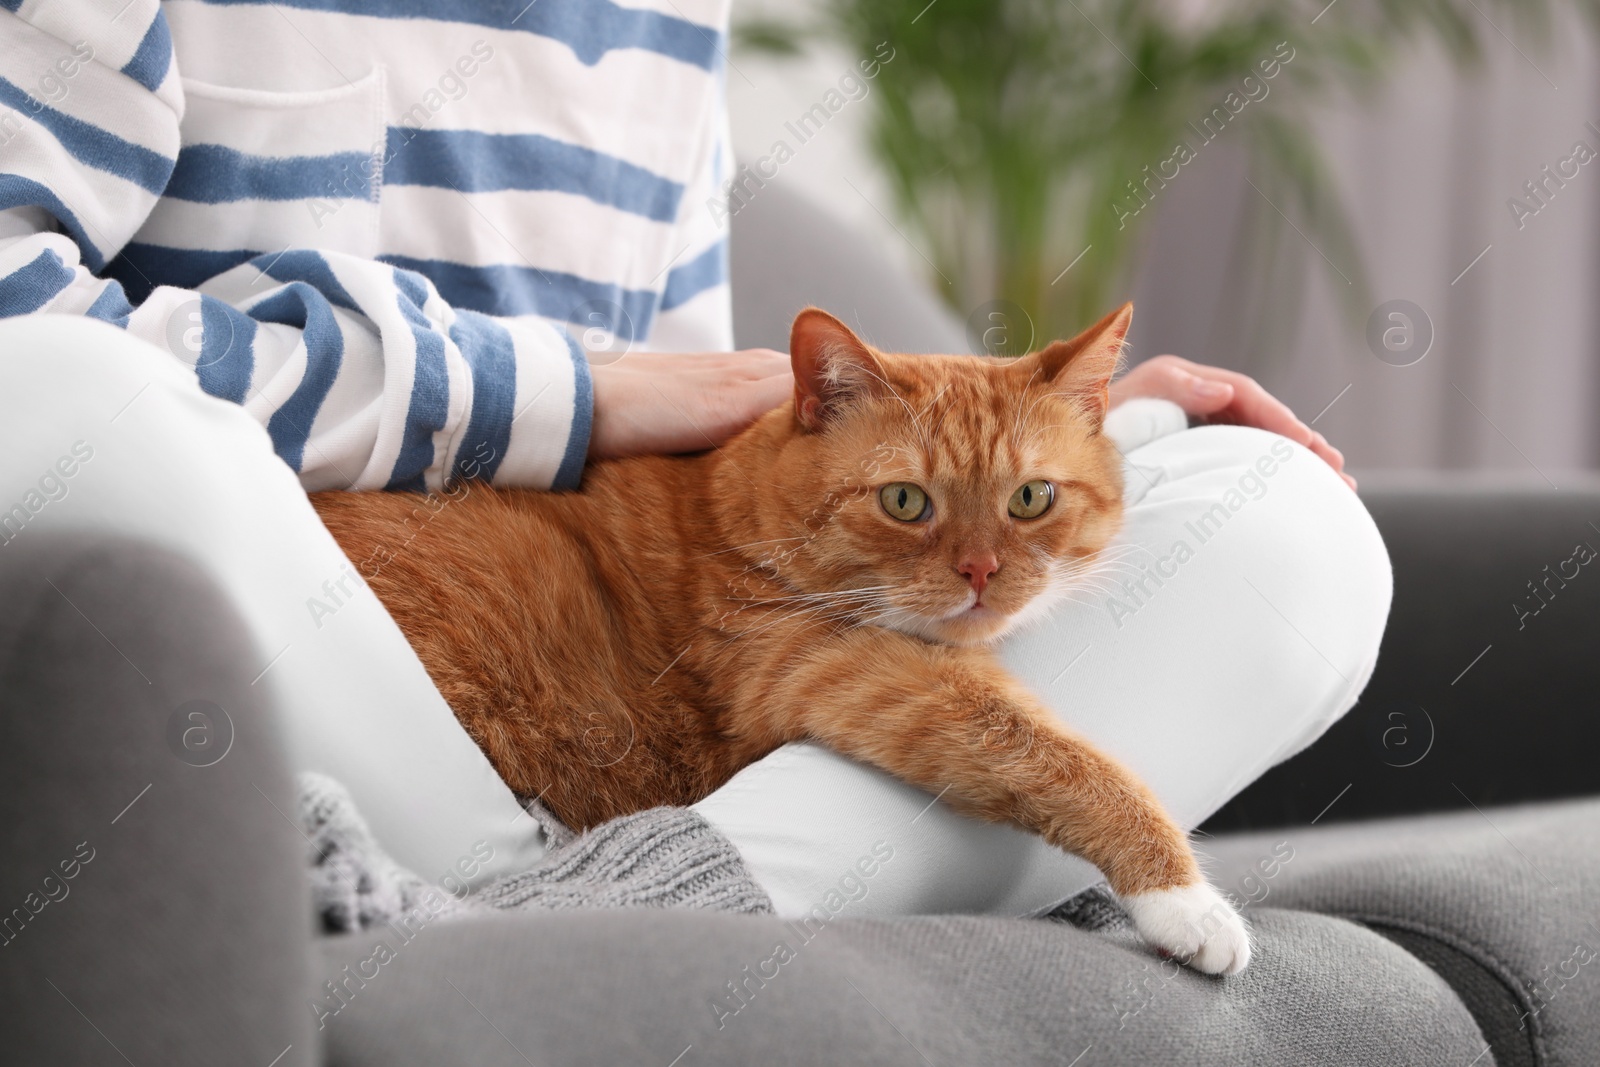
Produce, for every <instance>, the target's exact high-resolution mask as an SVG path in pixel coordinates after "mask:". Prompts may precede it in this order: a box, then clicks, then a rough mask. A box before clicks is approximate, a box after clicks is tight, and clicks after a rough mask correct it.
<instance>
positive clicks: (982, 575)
mask: <svg viewBox="0 0 1600 1067" xmlns="http://www.w3.org/2000/svg"><path fill="white" fill-rule="evenodd" d="M956 570H957V571H958V572H959V573H960V574H961V575H962V576H964V577H965V578H966V579H967V581H969V582H971V583H972V588H973V591H974V592H976V593H977V594H978V595H979V596H982V595H983V590H984V587H985V586H987V585H988V584H989V579H990V578H991V577H992V576H993V575H994V574H995V573H996V572H997V571H999V570H1000V561H999V560H997V559H995V558H994V556H993V554H986V555H981V556H968V557H967V558H966V559H964V560H962V561H961V564H960V566H958V567H957V568H956Z"/></svg>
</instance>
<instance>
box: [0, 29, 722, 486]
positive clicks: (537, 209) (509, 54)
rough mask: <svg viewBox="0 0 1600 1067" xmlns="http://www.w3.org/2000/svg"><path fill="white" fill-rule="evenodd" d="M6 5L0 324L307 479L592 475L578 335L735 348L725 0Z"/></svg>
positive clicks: (0, 78) (550, 480) (0, 105)
mask: <svg viewBox="0 0 1600 1067" xmlns="http://www.w3.org/2000/svg"><path fill="white" fill-rule="evenodd" d="M124 3H126V0H106V2H103V3H102V2H100V0H0V8H4V9H5V11H6V12H9V14H6V13H0V27H3V31H0V32H4V34H5V36H6V39H7V43H8V47H7V49H6V50H5V51H4V52H0V316H4V315H17V314H28V313H34V312H40V311H47V312H54V313H66V314H81V315H88V316H90V317H93V318H98V319H101V320H103V321H106V322H110V323H113V324H115V325H118V326H121V327H123V328H125V329H128V330H130V331H132V332H135V333H137V334H138V335H139V336H141V337H143V338H145V339H146V340H149V341H151V342H153V343H155V344H157V345H160V346H161V347H163V348H166V349H168V350H170V351H172V352H173V353H174V355H175V356H176V357H178V358H182V359H184V360H185V361H186V362H188V363H190V364H191V365H192V366H194V368H195V372H196V375H197V377H198V380H199V383H200V385H201V387H202V388H203V389H204V390H205V391H207V392H208V393H211V394H213V395H215V396H219V397H224V398H226V399H229V400H232V401H235V402H238V403H241V404H243V405H244V406H245V407H246V409H247V410H249V411H250V412H251V413H252V414H254V415H255V416H256V417H257V418H259V419H260V420H261V422H262V423H263V424H264V425H265V426H266V429H267V432H268V435H269V436H270V438H271V440H272V442H273V446H274V448H275V449H276V450H277V452H278V454H279V455H280V456H281V457H283V459H284V460H285V461H286V462H288V463H289V464H290V465H291V466H292V467H293V468H294V469H295V470H296V471H297V472H299V474H300V477H301V481H302V483H303V484H304V485H306V487H307V488H308V489H320V488H330V487H339V486H344V487H357V488H390V489H438V488H439V487H441V486H442V485H443V484H444V483H445V482H446V481H447V480H448V479H450V478H452V477H459V476H464V475H468V474H473V473H475V474H476V475H477V476H478V477H486V478H491V479H493V480H494V481H496V482H498V483H502V484H523V485H534V486H553V487H559V488H565V487H572V486H575V485H576V484H577V483H578V480H579V477H580V475H581V472H582V468H583V462H584V458H585V456H586V454H587V449H588V442H589V426H590V421H591V410H592V402H593V391H592V387H591V385H590V380H589V372H588V362H587V360H586V359H585V357H584V355H583V352H582V351H581V349H580V348H579V347H578V345H577V344H576V343H575V341H574V340H573V334H574V333H577V332H579V331H577V330H576V329H575V328H572V326H573V324H577V323H582V324H584V325H585V326H588V325H591V324H592V322H593V321H595V315H596V310H595V309H597V308H600V309H604V314H603V315H601V316H600V318H601V320H602V321H604V322H605V324H606V327H607V329H608V330H610V331H611V332H613V333H615V334H617V335H619V336H620V337H621V338H622V339H623V340H625V341H627V342H629V343H630V344H632V345H633V346H634V347H663V348H667V347H670V348H674V349H679V350H686V349H703V350H721V349H727V348H729V347H731V344H732V337H731V322H730V316H729V311H728V300H727V248H726V244H725V242H724V240H723V237H722V234H721V232H720V231H719V230H718V229H717V228H716V226H715V225H714V223H713V222H712V220H711V219H710V217H709V215H708V214H707V213H706V212H705V211H704V209H703V206H702V205H703V204H704V202H705V201H706V200H707V198H708V197H709V196H710V195H711V191H712V190H714V188H715V177H716V175H717V174H718V173H719V172H720V171H719V168H725V167H726V144H727V137H726V123H725V115H724V105H723V95H722V83H721V79H722V62H723V60H722V50H723V47H724V38H725V32H724V27H725V25H726V8H725V4H726V0H640V3H639V4H638V5H637V6H620V5H618V4H616V3H613V2H611V0H539V2H538V3H536V4H533V5H528V4H527V2H526V0H506V2H503V3H502V2H500V0H376V2H359V3H358V2H357V0H283V2H281V3H277V4H263V3H258V2H233V0H169V2H167V3H162V4H157V3H156V2H155V0H133V2H132V3H131V4H128V5H127V6H126V7H124V6H123V5H124Z"/></svg>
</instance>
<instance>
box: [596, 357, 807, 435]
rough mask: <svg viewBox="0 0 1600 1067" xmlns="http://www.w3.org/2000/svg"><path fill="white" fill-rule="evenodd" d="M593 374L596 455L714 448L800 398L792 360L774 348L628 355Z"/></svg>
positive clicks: (603, 366) (598, 366) (597, 369)
mask: <svg viewBox="0 0 1600 1067" xmlns="http://www.w3.org/2000/svg"><path fill="white" fill-rule="evenodd" d="M589 371H590V376H591V378H592V379H593V381H594V425H593V427H592V428H591V429H590V432H589V458H590V459H614V458H616V457H618V456H634V455H640V454H644V453H660V452H698V451H700V450H702V449H706V448H711V447H713V446H716V445H720V444H722V442H724V441H726V440H727V439H728V438H730V437H732V436H733V435H734V434H736V433H738V432H739V431H740V430H742V429H744V428H745V427H746V426H748V425H750V424H751V423H752V422H754V421H755V420H756V419H757V418H759V417H760V416H762V415H764V414H766V413H767V412H769V411H771V410H772V409H773V408H775V407H777V406H778V405H779V404H782V403H784V402H785V401H787V400H790V399H791V398H793V396H794V376H793V375H792V374H791V373H790V370H789V357H788V356H786V355H784V354H783V353H782V352H774V351H773V350H772V349H770V348H750V349H745V350H744V351H742V352H706V353H689V352H683V353H676V352H675V353H657V352H630V353H628V354H627V355H625V356H623V357H622V358H621V359H619V360H617V361H616V362H614V363H597V364H593V365H591V366H590V368H589Z"/></svg>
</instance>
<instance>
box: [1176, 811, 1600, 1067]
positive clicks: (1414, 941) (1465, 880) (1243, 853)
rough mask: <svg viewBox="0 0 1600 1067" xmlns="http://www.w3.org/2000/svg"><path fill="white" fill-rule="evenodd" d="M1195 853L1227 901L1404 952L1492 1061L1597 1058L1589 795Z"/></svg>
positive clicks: (1597, 969)
mask: <svg viewBox="0 0 1600 1067" xmlns="http://www.w3.org/2000/svg"><path fill="white" fill-rule="evenodd" d="M1285 842H1286V843H1287V848H1288V849H1292V852H1293V858H1292V859H1290V860H1289V861H1288V862H1287V863H1284V862H1282V861H1281V856H1282V854H1283V851H1284V848H1285V845H1284V844H1283V843H1285ZM1275 850H1276V851H1275ZM1207 851H1208V852H1209V853H1211V855H1212V857H1213V860H1214V868H1213V878H1214V880H1215V881H1216V882H1217V884H1218V885H1220V886H1222V887H1224V888H1231V889H1232V890H1233V891H1234V892H1235V893H1237V894H1238V895H1240V896H1243V897H1246V898H1250V897H1254V898H1255V899H1257V900H1259V901H1261V902H1262V903H1267V904H1271V905H1272V906H1273V907H1275V908H1297V909H1301V908H1303V909H1307V910H1310V911H1315V912H1320V913H1324V914H1328V915H1337V916H1343V917H1346V918H1349V919H1351V920H1353V921H1358V922H1361V923H1363V924H1365V925H1366V926H1367V927H1368V928H1370V929H1372V930H1374V931H1377V932H1379V933H1382V934H1384V935H1385V936H1387V937H1389V938H1390V939H1392V940H1394V941H1395V942H1396V943H1398V944H1402V945H1405V946H1406V947H1407V948H1408V949H1409V950H1411V951H1412V952H1413V953H1414V954H1416V955H1417V956H1419V957H1420V958H1421V959H1423V960H1424V962H1426V963H1428V964H1429V965H1430V966H1433V967H1434V968H1435V969H1436V970H1437V971H1438V972H1439V973H1440V974H1441V975H1443V976H1444V977H1445V978H1446V979H1447V980H1448V981H1450V983H1451V984H1452V986H1453V987H1454V988H1455V989H1456V991H1457V992H1458V994H1460V995H1461V996H1462V999H1463V1000H1464V1001H1465V1002H1466V1003H1467V1005H1468V1007H1469V1008H1470V1009H1471V1010H1472V1011H1473V1012H1474V1014H1475V1016H1476V1017H1477V1019H1478V1023H1479V1025H1480V1027H1481V1028H1482V1030H1483V1032H1484V1034H1485V1037H1486V1038H1487V1039H1488V1040H1490V1041H1491V1042H1492V1043H1493V1055H1494V1056H1495V1058H1496V1062H1498V1063H1499V1064H1500V1065H1501V1067H1511V1065H1516V1064H1536V1065H1546V1064H1549V1065H1558V1064H1572V1065H1580V1064H1581V1065H1584V1067H1592V1065H1593V1064H1596V1063H1600V800H1585V801H1567V802H1562V803H1553V804H1539V805H1529V806H1525V807H1515V808H1490V809H1486V810H1479V811H1472V810H1469V811H1464V812H1459V813H1452V814H1449V815H1434V816H1425V817H1412V818H1406V819H1391V820H1383V821H1378V822H1368V823H1349V824H1343V825H1339V826H1332V827H1326V828H1320V829H1319V828H1292V829H1286V830H1277V831H1272V832H1271V833H1266V834H1250V835H1232V836H1228V837H1223V838H1218V839H1216V840H1215V841H1212V842H1210V843H1208V846H1207ZM1266 856H1276V857H1277V862H1276V863H1274V864H1268V866H1269V867H1273V868H1274V870H1273V875H1272V877H1270V878H1266V877H1264V876H1263V872H1264V871H1265V870H1266V869H1267V868H1266V867H1263V866H1262V858H1263V857H1266ZM1264 914H1265V913H1264Z"/></svg>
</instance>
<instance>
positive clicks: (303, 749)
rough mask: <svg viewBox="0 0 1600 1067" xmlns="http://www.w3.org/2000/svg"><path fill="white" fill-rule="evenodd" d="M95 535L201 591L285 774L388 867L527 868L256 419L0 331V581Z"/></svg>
mask: <svg viewBox="0 0 1600 1067" xmlns="http://www.w3.org/2000/svg"><path fill="white" fill-rule="evenodd" d="M280 417H281V415H280ZM350 473H351V475H352V477H353V476H354V475H355V473H356V472H354V471H352V472H350ZM446 506H448V505H446ZM428 514H429V512H427V510H426V509H419V519H418V524H417V525H418V528H419V529H421V528H423V527H425V525H426V520H427V516H428ZM94 531H115V532H116V533H118V534H123V535H127V536H130V537H134V538H139V539H142V540H145V541H148V542H150V543H152V544H154V545H157V546H161V547H165V548H167V549H169V550H171V551H172V552H173V553H175V554H176V555H177V556H179V557H181V558H183V559H187V560H190V561H193V562H194V563H196V564H197V565H199V566H200V567H201V568H202V569H203V570H204V571H205V572H206V573H208V574H210V575H211V576H212V577H213V578H215V580H216V581H217V583H218V586H219V588H220V589H221V590H222V591H223V593H224V595H225V596H226V598H227V600H228V602H229V603H230V605H231V606H232V608H233V609H234V610H235V611H237V612H238V614H239V615H240V616H241V617H242V618H243V620H244V623H245V625H246V626H247V627H248V630H249V636H250V638H251V640H252V641H253V643H254V648H255V653H254V654H255V656H256V661H255V662H254V663H253V664H252V667H251V670H250V672H249V673H250V677H251V678H253V679H254V682H253V683H252V684H254V685H259V686H266V687H271V688H272V689H273V690H275V692H276V694H277V697H278V699H277V701H276V702H277V704H278V705H279V706H280V707H282V708H283V710H284V724H283V725H284V731H283V732H284V741H285V747H286V750H287V755H288V759H289V765H290V766H291V767H292V768H294V769H296V770H318V771H322V772H324V773H326V774H328V775H330V776H332V777H333V778H335V779H338V780H339V781H341V782H343V783H344V784H345V786H346V787H347V788H348V789H349V791H350V793H351V795H352V796H353V797H354V798H355V800H356V803H357V804H358V805H359V807H360V808H361V811H362V813H363V814H364V815H365V816H366V818H367V820H368V822H369V823H370V824H371V826H372V828H373V830H374V832H375V833H376V834H377V836H378V839H379V840H381V841H382V842H383V843H384V845H385V847H386V848H387V849H388V850H389V851H390V853H391V854H392V855H393V856H394V858H395V859H396V860H397V861H398V862H400V863H401V864H402V865H403V866H406V867H408V868H410V869H412V870H414V871H416V872H417V873H418V874H420V875H422V876H423V877H424V878H428V879H439V878H441V877H442V876H443V875H445V874H453V875H454V876H456V877H462V876H463V874H464V871H462V870H461V869H459V868H457V867H456V865H457V864H458V863H460V862H462V861H466V863H467V866H468V867H473V868H476V866H477V864H476V861H475V860H474V859H473V853H474V852H475V851H478V852H479V853H480V854H481V846H479V848H478V849H476V850H475V848H474V846H475V845H478V843H479V842H487V843H488V844H489V846H490V847H492V848H493V850H494V852H493V855H494V858H493V859H492V860H491V861H490V862H489V863H488V864H487V865H484V866H483V867H482V868H481V869H477V870H475V871H474V873H473V874H471V875H469V876H467V880H468V881H469V882H471V883H474V884H476V883H480V882H482V881H484V880H486V879H487V878H489V877H492V876H493V875H495V874H499V873H504V872H506V871H514V870H521V869H524V868H526V867H527V866H529V865H530V864H531V863H532V862H533V861H535V860H536V859H537V858H538V857H539V856H540V855H541V854H542V851H543V845H542V839H541V834H540V832H539V829H538V826H537V824H535V822H534V821H533V820H532V819H531V818H529V817H528V816H527V815H526V814H524V813H523V812H522V809H521V807H520V806H519V805H518V804H517V802H516V800H515V798H514V797H513V796H512V794H511V792H510V790H509V789H507V788H506V786H505V784H504V783H503V782H502V781H501V780H500V778H499V776H498V775H497V774H496V773H495V772H494V769H493V768H492V767H491V766H490V765H489V762H488V760H486V759H485V758H484V756H483V755H482V753H481V752H480V751H479V750H478V747H477V746H476V745H475V744H474V743H473V742H472V740H471V739H470V738H469V737H468V736H467V734H466V732H465V731H463V730H462V729H461V728H460V726H459V725H458V724H457V722H456V720H455V717H454V716H453V715H452V714H451V712H450V709H449V708H448V707H447V706H446V704H445V702H444V700H443V699H442V698H441V697H440V695H439V693H438V690H437V689H436V688H435V687H434V685H433V683H432V681H431V680H430V679H429V678H428V675H427V672H426V671H425V670H424V669H423V667H422V664H421V662H420V661H419V660H418V659H417V657H416V655H415V654H414V653H413V652H412V651H411V648H410V646H409V645H408V644H407V643H406V640H405V638H404V636H403V635H402V634H401V633H400V630H399V628H398V627H396V626H395V624H394V622H393V620H391V619H390V618H389V615H388V613H387V612H386V611H385V610H384V609H383V606H382V605H381V604H380V603H379V602H378V600H377V598H376V597H375V596H374V595H373V594H372V593H371V592H370V591H369V590H368V589H367V588H366V587H365V586H364V585H363V584H362V582H361V580H360V578H359V576H358V575H357V574H356V572H355V570H354V568H353V567H351V565H350V563H349V561H348V560H346V558H345V556H344V554H343V553H342V552H341V551H340V550H339V547H338V545H337V544H336V543H335V542H334V540H333V538H332V537H331V536H330V535H329V534H328V532H327V530H326V529H325V528H324V527H323V526H322V523H321V521H320V520H319V519H318V518H317V515H316V512H315V511H313V510H312V508H311V505H310V502H309V501H308V500H307V499H306V494H305V492H304V491H303V490H302V489H301V487H300V484H299V482H298V481H297V480H296V478H295V475H294V472H293V471H291V470H290V469H289V468H288V466H287V465H285V464H284V463H283V462H282V461H281V460H280V459H278V457H277V456H276V455H274V453H273V451H272V444H271V440H270V439H269V437H268V434H267V432H266V430H265V429H264V428H263V427H262V426H261V425H260V424H259V423H257V422H256V421H255V419H253V418H252V417H251V416H250V415H249V414H247V413H246V411H245V410H244V409H243V408H242V407H240V406H239V405H236V404H233V403H229V402H227V401H224V400H219V399H216V398H214V397H211V396H208V395H206V394H205V393H204V392H202V391H201V389H200V387H199V384H198V382H197V379H196V376H195V372H194V371H193V370H192V369H191V368H189V367H186V366H184V365H183V364H181V363H179V362H178V361H177V360H175V359H174V358H173V357H172V356H171V355H170V354H168V353H166V352H163V351H160V350H158V349H156V348H154V347H152V346H150V345H147V344H145V343H143V342H141V341H138V340H136V339H133V338H130V337H129V336H128V335H127V334H125V333H123V332H122V331H120V330H118V329H116V328H114V327H111V326H108V325H106V324H104V323H99V322H94V321H90V320H86V319H81V318H68V317H57V316H27V317H24V318H18V319H10V320H6V321H3V322H0V567H4V566H5V565H6V564H7V556H6V553H7V552H8V551H11V552H13V553H14V551H15V545H16V544H18V543H27V542H29V541H48V540H50V539H52V538H53V537H55V536H57V535H58V534H60V533H63V532H73V533H93V532H94ZM392 550H393V551H396V552H400V551H404V550H405V549H404V546H403V545H396V546H393V549H392ZM12 558H13V559H14V558H15V555H13V557H12ZM90 621H94V620H90Z"/></svg>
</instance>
